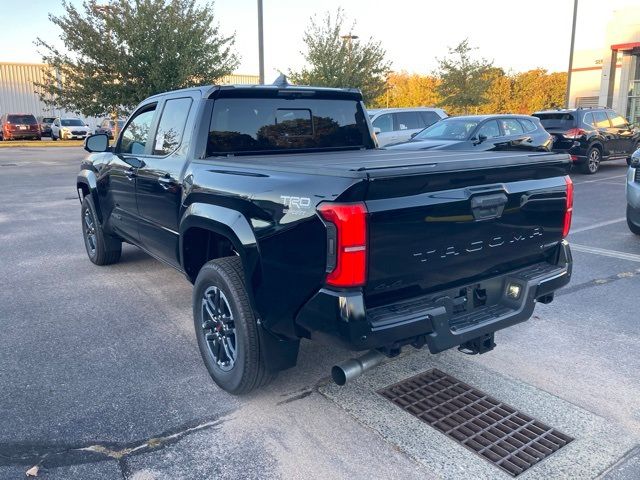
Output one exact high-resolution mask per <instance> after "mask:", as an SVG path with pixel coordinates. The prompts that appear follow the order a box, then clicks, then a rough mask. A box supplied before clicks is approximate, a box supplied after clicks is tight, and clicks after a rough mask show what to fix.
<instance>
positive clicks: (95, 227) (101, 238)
mask: <svg viewBox="0 0 640 480" xmlns="http://www.w3.org/2000/svg"><path fill="white" fill-rule="evenodd" d="M80 220H81V222H82V236H83V238H84V246H85V248H86V250H87V256H88V257H89V260H91V261H92V262H93V263H95V264H96V265H111V264H112V263H116V262H117V261H118V260H120V255H121V254H122V241H121V240H120V239H119V238H115V237H112V236H110V235H107V234H105V233H104V231H103V230H102V225H100V222H99V221H98V215H97V214H96V207H95V205H94V204H93V199H92V198H91V196H90V195H87V196H86V197H84V199H83V200H82V208H81V216H80Z"/></svg>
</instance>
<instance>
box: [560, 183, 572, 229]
mask: <svg viewBox="0 0 640 480" xmlns="http://www.w3.org/2000/svg"><path fill="white" fill-rule="evenodd" d="M564 181H565V183H566V184H567V203H566V205H565V210H564V223H563V224H562V238H567V235H569V229H570V228H571V216H572V215H573V182H572V181H571V178H570V177H569V175H567V176H565V177H564Z"/></svg>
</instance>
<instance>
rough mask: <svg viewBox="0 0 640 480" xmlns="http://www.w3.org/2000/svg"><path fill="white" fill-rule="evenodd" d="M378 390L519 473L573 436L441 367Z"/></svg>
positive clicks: (490, 458) (510, 472) (466, 445)
mask: <svg viewBox="0 0 640 480" xmlns="http://www.w3.org/2000/svg"><path fill="white" fill-rule="evenodd" d="M378 393H379V394H380V395H382V396H383V397H385V398H387V399H388V400H390V401H391V402H393V403H395V404H396V405H398V406H399V407H401V408H402V409H403V410H405V411H407V412H409V413H411V414H412V415H414V416H416V417H418V418H419V419H420V420H422V421H423V422H425V423H428V424H429V425H431V426H432V427H434V428H436V429H437V430H439V431H441V432H442V433H444V434H446V435H448V436H449V437H451V438H452V439H454V440H455V441H457V442H458V443H460V444H462V445H464V446H465V447H467V448H468V449H469V450H472V451H473V452H475V453H477V454H478V455H480V456H482V457H484V458H485V459H486V460H488V461H489V462H491V463H493V464H494V465H497V466H498V467H500V468H501V469H503V470H504V471H505V472H507V473H509V474H510V475H513V476H514V477H515V476H517V475H519V474H521V473H522V472H524V471H525V470H527V469H528V468H530V467H532V466H533V465H535V464H536V463H538V462H539V461H540V460H543V459H545V458H546V457H548V456H549V455H551V454H552V453H553V452H555V451H557V450H559V449H560V448H562V447H563V446H565V445H566V444H568V443H569V442H571V441H572V440H573V438H571V437H570V436H568V435H565V434H564V433H562V432H559V431H558V430H556V429H554V428H552V427H549V426H548V425H545V424H544V423H542V422H540V421H539V420H536V419H535V418H532V417H530V416H529V415H526V414H524V413H522V412H519V411H518V410H516V409H515V408H513V407H510V406H509V405H506V404H504V403H502V402H500V401H499V400H496V399H495V398H493V397H491V396H489V395H487V394H486V393H484V392H481V391H480V390H477V389H475V388H473V387H470V386H469V385H467V384H465V383H463V382H461V381H459V380H457V379H455V378H453V377H451V376H450V375H447V374H446V373H443V372H441V371H440V370H438V369H433V370H429V371H427V372H424V373H421V374H419V375H416V376H415V377H412V378H409V379H407V380H404V381H402V382H400V383H396V384H395V385H391V386H390V387H386V388H384V389H382V390H379V391H378Z"/></svg>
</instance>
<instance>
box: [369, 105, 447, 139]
mask: <svg viewBox="0 0 640 480" xmlns="http://www.w3.org/2000/svg"><path fill="white" fill-rule="evenodd" d="M367 113H368V114H369V119H370V120H371V125H372V126H373V131H374V132H375V134H376V137H377V138H378V145H379V146H381V147H384V146H385V145H390V144H392V143H398V142H404V141H406V140H409V139H410V138H411V135H412V134H414V133H417V132H419V131H420V130H422V129H424V128H425V127H428V126H430V125H433V124H434V123H436V122H437V121H439V120H441V119H443V118H447V116H448V115H447V112H445V111H444V110H442V109H441V108H428V107H416V108H380V109H371V110H367Z"/></svg>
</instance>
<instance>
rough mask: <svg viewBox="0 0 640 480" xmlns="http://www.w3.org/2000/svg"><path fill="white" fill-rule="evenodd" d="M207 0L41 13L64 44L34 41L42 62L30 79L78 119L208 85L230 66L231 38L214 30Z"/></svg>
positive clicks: (120, 2)
mask: <svg viewBox="0 0 640 480" xmlns="http://www.w3.org/2000/svg"><path fill="white" fill-rule="evenodd" d="M212 7H213V3H207V4H203V5H201V6H198V5H197V3H196V0H108V1H107V2H100V3H98V1H97V0H85V1H84V2H83V4H82V6H81V7H79V8H76V7H75V6H74V5H72V4H70V3H68V2H67V1H64V2H63V8H64V13H63V14H62V15H60V16H55V15H49V19H50V20H51V22H53V23H54V24H55V25H57V26H58V27H59V28H60V30H61V32H60V39H61V41H62V42H63V44H64V49H58V48H55V47H54V46H53V45H51V44H50V43H48V42H47V41H46V40H45V39H42V38H38V40H37V41H36V45H38V46H39V47H40V50H41V54H42V60H43V62H44V63H46V64H48V65H49V66H50V68H49V69H47V70H46V71H45V77H44V81H43V83H41V84H36V86H37V88H38V93H39V95H40V97H41V99H42V100H43V101H44V102H45V103H47V104H48V105H51V106H54V107H64V108H66V109H67V110H70V111H74V112H76V113H81V114H83V115H86V116H101V115H105V114H113V115H116V114H117V112H118V111H123V110H125V111H126V110H128V109H131V108H132V107H133V106H135V105H136V104H137V103H139V102H140V101H142V100H143V99H145V98H146V97H148V96H150V95H154V94H157V93H160V92H164V91H167V90H173V89H176V88H183V87H190V86H194V85H202V84H208V83H213V82H215V81H216V80H217V79H219V78H220V77H223V76H224V75H228V74H229V73H231V72H232V71H233V70H234V69H235V67H236V66H237V65H238V57H237V56H236V54H235V53H233V51H232V47H233V43H234V36H233V35H231V36H224V35H222V34H221V33H220V31H219V27H218V26H217V24H216V23H215V18H214V15H213V13H212Z"/></svg>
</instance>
